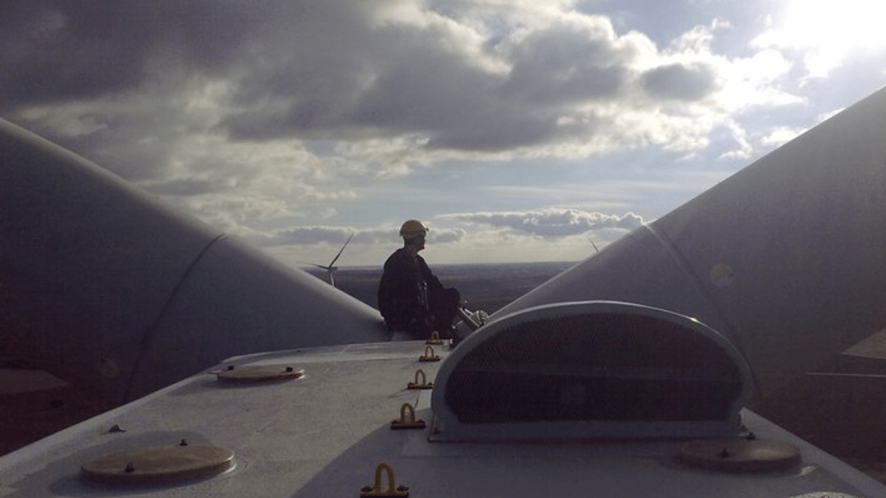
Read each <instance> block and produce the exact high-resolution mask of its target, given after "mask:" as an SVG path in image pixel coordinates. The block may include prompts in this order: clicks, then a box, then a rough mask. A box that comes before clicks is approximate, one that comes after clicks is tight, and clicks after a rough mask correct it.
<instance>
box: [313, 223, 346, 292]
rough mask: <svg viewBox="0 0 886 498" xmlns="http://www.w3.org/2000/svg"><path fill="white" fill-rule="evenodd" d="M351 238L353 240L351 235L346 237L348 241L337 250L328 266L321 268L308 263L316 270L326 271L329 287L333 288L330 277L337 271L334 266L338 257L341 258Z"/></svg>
mask: <svg viewBox="0 0 886 498" xmlns="http://www.w3.org/2000/svg"><path fill="white" fill-rule="evenodd" d="M352 238H354V234H353V233H352V234H351V236H350V237H348V240H346V241H345V244H344V245H343V246H341V249H339V251H338V254H336V255H335V257H334V258H332V261H330V262H329V265H327V266H323V265H318V264H317V263H310V264H311V265H312V266H316V267H317V268H322V269H324V270H326V275H328V276H329V285H331V286H333V287H335V278H334V277H333V276H332V274H333V273H334V272H335V270H338V267H337V266H335V262H336V261H338V258H339V256H341V253H342V252H344V250H345V247H347V246H348V242H350V241H351V239H352Z"/></svg>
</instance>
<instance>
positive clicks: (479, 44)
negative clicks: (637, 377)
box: [0, 0, 882, 258]
mask: <svg viewBox="0 0 886 498" xmlns="http://www.w3.org/2000/svg"><path fill="white" fill-rule="evenodd" d="M802 4H803V5H805V2H803V3H802ZM797 5H800V4H797ZM613 6H614V7H613ZM604 8H609V9H614V8H617V9H619V11H618V12H616V11H615V10H609V12H606V11H604V10H600V9H604ZM594 9H598V10H597V11H594ZM716 9H720V10H722V12H719V11H718V12H713V10H716ZM731 9H732V8H731V7H729V8H727V5H726V3H722V2H713V3H711V2H685V3H679V2H678V3H677V4H675V5H672V4H668V6H667V7H665V6H660V5H650V4H649V3H648V2H640V1H636V2H625V1H621V0H620V1H618V2H606V1H601V2H584V3H576V2H572V1H568V0H558V1H553V2H537V1H530V0H518V1H513V0H508V1H505V0H428V1H420V0H402V1H389V0H366V1H360V2H353V1H349V0H329V1H322V2H307V1H294V2H292V1H284V0H251V1H249V2H247V1H245V0H231V1H225V2H218V1H213V0H190V1H188V2H180V1H176V0H158V1H156V2H143V1H140V0H118V1H116V2H111V3H107V4H104V3H101V2H99V3H95V2H86V3H84V2H61V3H60V2H55V1H51V0H6V2H5V3H4V16H3V17H2V18H0V60H3V61H4V70H3V71H2V72H0V95H3V96H4V99H3V100H2V101H0V114H2V115H4V116H9V117H10V118H12V119H13V120H15V121H18V122H20V123H22V124H24V125H25V126H26V127H28V128H32V129H35V131H38V132H40V133H43V134H45V135H47V136H48V137H49V138H51V139H54V140H57V141H59V142H60V143H61V144H62V145H64V146H67V147H69V148H71V149H73V150H74V151H76V152H78V153H81V154H82V155H84V156H86V157H87V158H89V159H92V160H94V161H96V162H98V163H99V164H101V165H103V166H105V167H107V168H108V169H110V170H112V171H114V172H116V173H118V174H120V175H121V176H123V177H125V178H127V179H129V180H132V181H134V182H136V183H137V184H139V185H141V186H143V187H145V188H147V189H148V190H149V191H151V192H153V193H155V194H157V195H160V196H162V197H163V198H164V199H165V200H167V201H169V202H171V203H173V204H174V205H175V206H177V207H179V208H180V209H182V210H183V211H186V212H189V213H191V214H195V215H197V216H198V217H200V218H201V219H203V220H205V221H207V222H210V223H212V224H214V225H216V226H218V227H219V228H221V229H223V230H226V231H230V232H232V233H236V234H240V235H244V236H247V237H249V238H251V239H253V240H257V241H261V242H263V243H265V244H275V245H274V246H273V247H274V248H275V249H274V250H279V252H281V253H282V252H285V248H286V247H290V246H291V247H298V248H300V249H302V248H308V247H311V248H312V249H311V250H314V249H316V250H317V251H318V253H322V254H325V253H326V252H327V251H328V249H329V247H326V246H327V245H329V246H330V247H331V246H334V245H335V244H337V242H336V239H337V238H342V235H343V234H348V233H351V231H356V232H358V233H359V235H360V237H355V240H354V242H353V243H354V244H356V245H357V246H358V247H362V249H363V252H361V253H359V254H361V255H362V254H367V256H366V257H367V258H369V257H375V256H377V255H376V254H373V255H372V256H369V255H368V254H369V252H370V250H369V249H368V248H369V246H370V242H369V241H375V242H377V243H383V242H382V241H388V242H389V243H393V244H394V245H396V242H397V238H396V229H395V227H388V226H387V225H386V224H387V223H394V222H395V221H396V220H398V219H399V216H400V213H405V212H412V210H413V209H417V208H420V214H421V215H422V216H426V217H427V218H428V219H432V220H438V221H439V222H440V223H441V226H439V227H435V231H436V228H439V229H440V231H439V232H437V233H435V234H432V237H437V240H436V241H435V242H436V243H437V244H439V245H441V246H443V247H447V248H449V249H451V250H452V252H451V253H450V254H452V256H451V257H452V258H459V257H463V258H467V257H468V256H467V255H468V254H470V255H471V256H470V257H480V256H481V254H485V253H484V252H483V251H478V250H476V248H477V247H481V246H482V247H484V249H488V250H491V251H495V250H496V249H495V241H500V240H501V239H500V238H499V237H505V236H506V237H511V238H513V239H514V240H519V241H520V242H521V243H525V244H527V245H526V247H529V246H530V245H532V244H536V243H538V244H541V243H542V242H539V241H543V242H546V243H550V244H557V247H559V248H560V249H562V252H561V253H559V254H561V255H565V254H567V253H568V254H573V252H571V251H580V250H582V248H583V247H584V246H586V244H584V241H582V240H580V239H583V238H584V233H586V232H588V231H595V233H596V234H602V233H603V232H602V231H601V230H603V229H604V228H605V227H609V228H606V230H610V231H615V232H612V233H616V232H618V233H621V232H623V231H624V230H626V229H627V228H628V227H629V226H631V225H632V224H634V225H636V224H637V223H639V222H640V221H642V220H641V219H640V215H620V216H615V215H607V214H603V213H597V212H594V210H606V211H607V212H619V213H625V212H628V211H633V212H636V213H640V214H641V215H644V216H650V215H648V214H646V213H645V212H644V210H645V211H647V212H648V211H654V212H655V213H656V214H662V213H660V212H659V211H662V210H664V208H662V207H660V204H661V201H660V200H659V199H660V198H662V197H664V196H667V199H668V202H670V203H674V202H679V201H681V200H686V199H685V198H681V197H679V196H678V195H677V194H675V193H674V192H675V191H676V190H680V195H683V196H688V195H690V194H691V193H694V192H695V190H693V189H696V188H701V185H702V183H704V182H699V183H698V185H699V186H695V185H693V186H692V188H690V187H686V186H682V183H683V180H684V179H686V178H688V177H690V176H692V175H695V176H696V177H705V178H718V179H719V178H722V177H723V176H724V175H725V174H726V173H727V171H728V170H730V168H732V169H734V168H737V167H738V166H739V165H741V163H742V162H747V161H750V160H752V159H753V158H754V157H757V156H759V154H761V153H762V152H765V151H767V150H770V149H771V148H772V147H774V146H776V145H777V144H779V143H782V141H783V140H784V139H785V138H786V137H787V136H789V135H790V133H791V130H800V129H804V128H807V127H809V126H810V125H811V124H814V122H815V121H816V119H817V116H818V115H819V114H821V113H825V112H828V111H831V110H832V108H834V107H842V106H844V105H846V104H848V103H849V102H845V101H841V100H839V99H836V98H835V99H833V100H831V101H829V102H828V104H827V105H825V106H823V107H816V106H815V103H814V101H815V99H814V96H816V95H821V93H819V94H814V93H812V92H822V91H823V90H822V88H825V87H823V86H821V80H816V83H814V84H813V83H809V82H808V81H807V80H803V79H802V77H803V76H807V75H808V68H807V67H806V66H804V64H806V63H807V62H808V61H807V62H804V60H803V59H802V56H804V55H806V54H807V53H809V54H813V51H809V50H807V49H805V48H798V45H797V43H796V40H801V39H802V37H797V38H796V40H794V41H791V40H788V39H786V38H785V37H784V36H785V35H784V34H785V31H784V26H783V24H784V22H783V21H784V20H783V19H782V18H781V17H779V16H778V13H773V14H772V16H771V17H772V19H773V20H772V24H771V25H770V26H768V27H765V26H762V24H760V23H759V20H760V19H762V18H764V17H765V13H764V12H762V11H761V12H760V13H758V14H754V16H749V15H745V17H742V15H744V14H743V12H744V11H746V10H748V9H751V8H750V7H748V8H744V7H742V9H739V10H741V12H739V11H738V10H731ZM616 14H617V15H616ZM644 16H646V17H647V18H648V19H646V20H645V21H643V20H642V18H643V17H644ZM613 19H615V20H616V21H615V23H614V22H613ZM640 21H642V22H640ZM631 23H633V24H631ZM837 25H838V24H837V22H836V21H835V22H832V23H830V24H828V26H831V27H833V26H837ZM625 26H627V27H625ZM761 26H762V27H761ZM763 29H768V30H769V31H768V32H767V33H766V34H763V35H760V31H761V30H763ZM779 30H781V31H779ZM878 33H879V32H878ZM96 34H100V35H101V36H95V35H96ZM758 35H760V36H758ZM878 36H879V35H878ZM880 38H882V37H880ZM789 42H790V43H789ZM807 45H808V44H807ZM807 48H808V47H807ZM847 78H848V77H847ZM800 83H807V85H806V86H802V85H801V84H800ZM872 86H879V82H878V83H877V84H876V85H872ZM839 90H842V89H839ZM843 93H845V92H840V95H841V96H842V94H843ZM842 98H848V97H842ZM797 116H799V117H797ZM641 153H642V154H641ZM681 158H682V159H681ZM521 161H522V162H528V163H532V165H533V166H532V168H535V169H534V170H532V168H530V167H520V168H513V167H512V164H513V163H516V162H521ZM554 162H557V163H561V164H562V163H567V164H568V165H567V166H562V167H559V168H551V167H549V166H548V164H549V163H554ZM454 165H462V166H459V168H460V169H459V175H460V176H459V178H458V179H457V181H456V180H454V179H452V178H448V177H447V176H446V171H448V170H450V169H456V167H455V166H454ZM463 165H469V166H463ZM428 171H434V172H437V174H436V175H431V174H425V173H426V172H428ZM529 171H533V173H528V172H529ZM687 171H688V173H687ZM557 175H562V176H563V178H558V177H557ZM705 175H707V176H705ZM418 181H421V182H423V183H420V184H419V183H415V182H418ZM644 181H645V182H647V183H646V184H644V183H643V182H644ZM653 184H654V185H653ZM677 184H680V185H681V188H682V189H678V188H676V187H674V185H677ZM478 185H480V186H485V187H487V188H486V189H481V188H480V187H479V186H478ZM641 185H647V186H646V187H641ZM497 186H502V187H503V188H498V189H496V188H495V187H497ZM505 191H507V192H509V194H507V195H502V196H500V197H498V198H496V202H494V203H493V202H491V201H489V199H488V198H483V196H482V195H477V193H478V192H479V193H480V194H483V195H487V196H495V195H497V193H500V192H505ZM665 191H667V192H668V193H667V194H662V192H665ZM638 192H641V193H638ZM517 193H519V195H517ZM418 195H420V196H421V197H420V198H416V196H418ZM567 196H568V198H567ZM554 199H561V200H562V201H561V202H558V201H557V200H554ZM505 201H506V202H508V203H509V204H503V202H505ZM549 206H569V207H573V208H576V209H573V210H569V209H564V208H561V207H558V208H557V209H551V208H548V207H549ZM588 206H590V207H588ZM586 207H587V209H588V211H579V210H578V209H577V208H582V209H584V208H586ZM609 210H612V211H609ZM453 212H464V213H471V212H474V213H476V214H472V215H468V214H464V215H461V216H462V217H461V218H459V217H455V216H452V215H448V216H443V217H441V218H435V215H439V214H441V213H453ZM456 221H458V222H459V223H462V224H470V227H471V228H472V230H469V231H462V232H460V231H459V230H462V229H463V227H460V226H459V225H457V224H455V223H456ZM619 223H621V225H620V224H619ZM378 227H385V228H384V229H382V228H378ZM382 231H383V232H384V233H385V236H384V237H382V236H381V235H379V234H380V233H381V232H382ZM370 233H373V234H376V235H372V236H370V235H368V234H370ZM392 233H393V237H392V236H391V234H392ZM607 233H609V232H607ZM345 237H346V235H345ZM572 239H576V240H572ZM361 240H362V241H363V242H361ZM486 242H489V243H490V244H491V245H490V246H483V244H484V243H486ZM278 244H284V245H278ZM285 244H289V246H286V245H285ZM532 247H535V246H534V245H533V246H532ZM539 247H541V246H539ZM429 249H430V248H429ZM457 251H462V252H461V253H458V254H462V255H465V256H459V255H458V254H456V252H457ZM498 251H499V252H497V253H496V254H502V253H501V252H500V251H501V250H500V249H499V250H498ZM484 257H485V256H484ZM563 257H565V256H563Z"/></svg>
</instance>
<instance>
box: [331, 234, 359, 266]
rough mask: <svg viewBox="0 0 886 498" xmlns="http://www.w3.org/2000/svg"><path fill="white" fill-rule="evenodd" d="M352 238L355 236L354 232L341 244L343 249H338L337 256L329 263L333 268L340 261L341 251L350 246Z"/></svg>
mask: <svg viewBox="0 0 886 498" xmlns="http://www.w3.org/2000/svg"><path fill="white" fill-rule="evenodd" d="M352 238H354V234H353V233H352V234H351V236H350V237H348V240H346V241H345V245H343V246H341V249H339V250H338V254H336V255H335V257H334V258H332V262H331V263H329V268H332V267H333V266H334V265H335V262H336V261H338V257H339V256H341V253H343V252H344V251H345V247H347V246H348V242H350V241H351V239H352Z"/></svg>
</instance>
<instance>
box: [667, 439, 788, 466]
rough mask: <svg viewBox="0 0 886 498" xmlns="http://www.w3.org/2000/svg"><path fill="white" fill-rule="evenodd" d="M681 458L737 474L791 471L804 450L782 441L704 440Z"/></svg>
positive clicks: (690, 446) (688, 447) (688, 446)
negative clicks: (789, 469) (801, 450)
mask: <svg viewBox="0 0 886 498" xmlns="http://www.w3.org/2000/svg"><path fill="white" fill-rule="evenodd" d="M680 457H681V458H682V460H683V461H684V462H687V463H689V464H691V465H694V466H696V467H703V468H707V469H714V470H729V471H736V472H762V471H774V470H784V469H788V468H790V467H792V466H794V465H797V464H799V463H800V450H798V449H797V448H796V447H794V446H792V445H790V444H787V443H782V442H779V441H764V440H758V439H754V440H748V439H703V440H699V441H693V442H691V443H686V444H685V445H683V447H682V448H681V450H680Z"/></svg>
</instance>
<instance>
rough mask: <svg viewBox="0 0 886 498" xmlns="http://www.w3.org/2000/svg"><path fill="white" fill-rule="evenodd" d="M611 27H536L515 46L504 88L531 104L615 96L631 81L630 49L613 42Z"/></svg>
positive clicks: (560, 103) (558, 25)
mask: <svg viewBox="0 0 886 498" xmlns="http://www.w3.org/2000/svg"><path fill="white" fill-rule="evenodd" d="M598 24H599V22H598ZM607 28H609V26H608V24H606V25H604V26H597V27H596V29H591V27H590V26H585V25H570V24H557V25H554V26H551V27H550V28H548V29H545V30H543V31H538V32H536V33H533V34H532V35H531V36H529V37H527V38H526V39H525V40H523V41H522V42H521V43H520V44H519V45H517V46H516V47H514V50H513V53H512V55H511V57H512V61H513V69H512V70H511V72H510V74H509V76H508V80H507V82H506V83H505V84H504V86H503V87H502V90H503V91H504V92H505V93H506V94H510V95H514V96H517V97H518V98H519V99H520V100H521V101H523V102H525V103H526V104H528V105H531V106H539V105H550V104H556V105H562V104H566V103H570V104H575V103H577V102H582V101H587V100H595V99H604V98H613V97H615V96H616V95H617V94H618V93H619V92H620V91H621V89H622V88H623V87H624V85H625V83H627V81H628V77H629V74H630V73H629V71H628V70H627V68H626V67H625V66H624V64H625V63H626V62H628V61H630V59H631V54H630V53H629V52H626V51H624V50H622V49H618V48H616V47H615V45H614V43H613V42H614V37H613V35H612V33H611V30H610V29H607Z"/></svg>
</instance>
